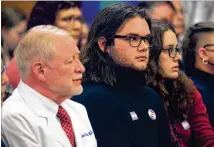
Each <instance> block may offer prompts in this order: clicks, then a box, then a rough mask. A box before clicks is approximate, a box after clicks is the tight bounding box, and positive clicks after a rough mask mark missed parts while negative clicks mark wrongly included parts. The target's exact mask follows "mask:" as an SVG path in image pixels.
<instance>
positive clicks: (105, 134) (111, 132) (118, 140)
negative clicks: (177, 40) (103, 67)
mask: <svg viewBox="0 0 214 147" xmlns="http://www.w3.org/2000/svg"><path fill="white" fill-rule="evenodd" d="M127 76H128V75H127V74H126V73H123V75H120V80H117V84H116V86H113V87H112V86H108V85H105V84H102V83H86V84H83V88H84V92H83V94H81V95H80V96H76V97H74V98H72V99H73V100H74V101H77V102H79V103H81V104H83V105H84V106H85V107H86V109H87V112H88V116H89V119H90V121H91V125H92V127H93V130H94V133H95V136H96V139H97V143H98V147H170V146H171V142H170V131H169V123H168V120H167V117H166V114H165V110H164V107H163V103H162V101H161V99H160V97H159V96H158V95H157V94H156V93H155V92H154V91H153V90H152V89H150V88H146V87H144V86H143V84H142V83H143V81H141V79H137V77H136V76H135V75H133V76H132V77H127ZM130 78H132V79H130ZM138 83H141V85H142V86H141V85H139V84H138ZM152 111H154V112H155V114H154V113H152ZM153 119H154V120H153Z"/></svg>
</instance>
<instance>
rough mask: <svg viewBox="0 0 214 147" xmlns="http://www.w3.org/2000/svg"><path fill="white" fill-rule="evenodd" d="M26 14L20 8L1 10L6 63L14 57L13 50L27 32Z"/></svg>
mask: <svg viewBox="0 0 214 147" xmlns="http://www.w3.org/2000/svg"><path fill="white" fill-rule="evenodd" d="M26 25H27V17H26V15H25V14H24V13H23V12H22V11H21V10H19V9H18V8H10V7H5V8H2V12H1V35H2V37H1V39H2V44H1V45H2V49H3V52H2V53H3V58H4V61H5V64H6V65H7V64H8V62H9V61H10V60H11V59H12V57H13V51H14V49H15V48H16V46H17V45H18V43H19V42H20V40H21V39H22V37H23V36H24V34H25V31H26Z"/></svg>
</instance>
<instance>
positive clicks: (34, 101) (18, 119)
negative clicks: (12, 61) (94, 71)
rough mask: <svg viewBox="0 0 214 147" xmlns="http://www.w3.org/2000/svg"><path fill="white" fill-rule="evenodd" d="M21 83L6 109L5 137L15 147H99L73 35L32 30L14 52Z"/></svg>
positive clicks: (52, 29)
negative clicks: (83, 99)
mask: <svg viewBox="0 0 214 147" xmlns="http://www.w3.org/2000/svg"><path fill="white" fill-rule="evenodd" d="M15 56H16V62H17V65H18V69H19V71H20V75H21V81H20V83H19V85H18V87H17V88H16V89H15V91H14V93H13V95H12V96H11V97H9V99H8V100H6V101H5V103H4V104H3V108H2V137H3V141H4V143H5V144H6V146H10V147H62V146H63V147H71V146H72V147H75V146H76V147H86V146H87V147H96V146H97V145H96V139H95V136H94V134H93V130H92V127H91V124H90V122H89V119H88V116H87V112H86V110H85V107H84V106H82V105H81V104H78V103H76V102H73V101H71V100H69V98H70V97H72V96H74V95H79V94H81V93H82V91H83V88H82V86H81V79H82V73H83V72H84V71H85V68H84V66H83V65H82V64H81V62H80V60H79V50H78V47H77V46H76V43H75V42H74V40H73V39H72V37H70V36H69V34H68V33H67V32H65V31H63V30H61V29H58V28H56V27H54V26H49V25H47V26H45V25H44V26H37V27H34V28H32V29H31V30H30V31H29V32H28V34H27V35H26V36H25V38H24V39H23V41H21V43H20V44H19V45H18V47H17V48H16V51H15Z"/></svg>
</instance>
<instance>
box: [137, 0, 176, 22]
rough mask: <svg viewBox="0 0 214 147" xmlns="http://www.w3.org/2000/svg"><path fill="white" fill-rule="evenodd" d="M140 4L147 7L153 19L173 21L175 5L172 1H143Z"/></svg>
mask: <svg viewBox="0 0 214 147" xmlns="http://www.w3.org/2000/svg"><path fill="white" fill-rule="evenodd" d="M138 6H139V7H140V8H142V9H146V10H147V12H148V14H149V16H150V17H151V18H152V19H158V20H165V21H169V22H171V23H172V21H173V18H174V14H175V11H176V9H175V7H174V6H173V4H172V2H170V1H142V2H139V4H138Z"/></svg>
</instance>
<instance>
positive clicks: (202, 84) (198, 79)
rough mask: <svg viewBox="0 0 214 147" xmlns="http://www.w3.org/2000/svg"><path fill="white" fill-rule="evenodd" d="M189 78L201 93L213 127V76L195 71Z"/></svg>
mask: <svg viewBox="0 0 214 147" xmlns="http://www.w3.org/2000/svg"><path fill="white" fill-rule="evenodd" d="M192 73H193V74H192V75H191V76H190V77H191V79H192V80H193V81H194V83H195V86H196V87H197V89H198V90H199V92H200V93H201V96H202V98H203V101H204V104H205V106H206V107H207V113H208V115H209V119H210V123H211V125H212V127H214V75H211V74H209V73H206V72H203V71H201V70H198V69H195V70H194V72H192Z"/></svg>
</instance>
